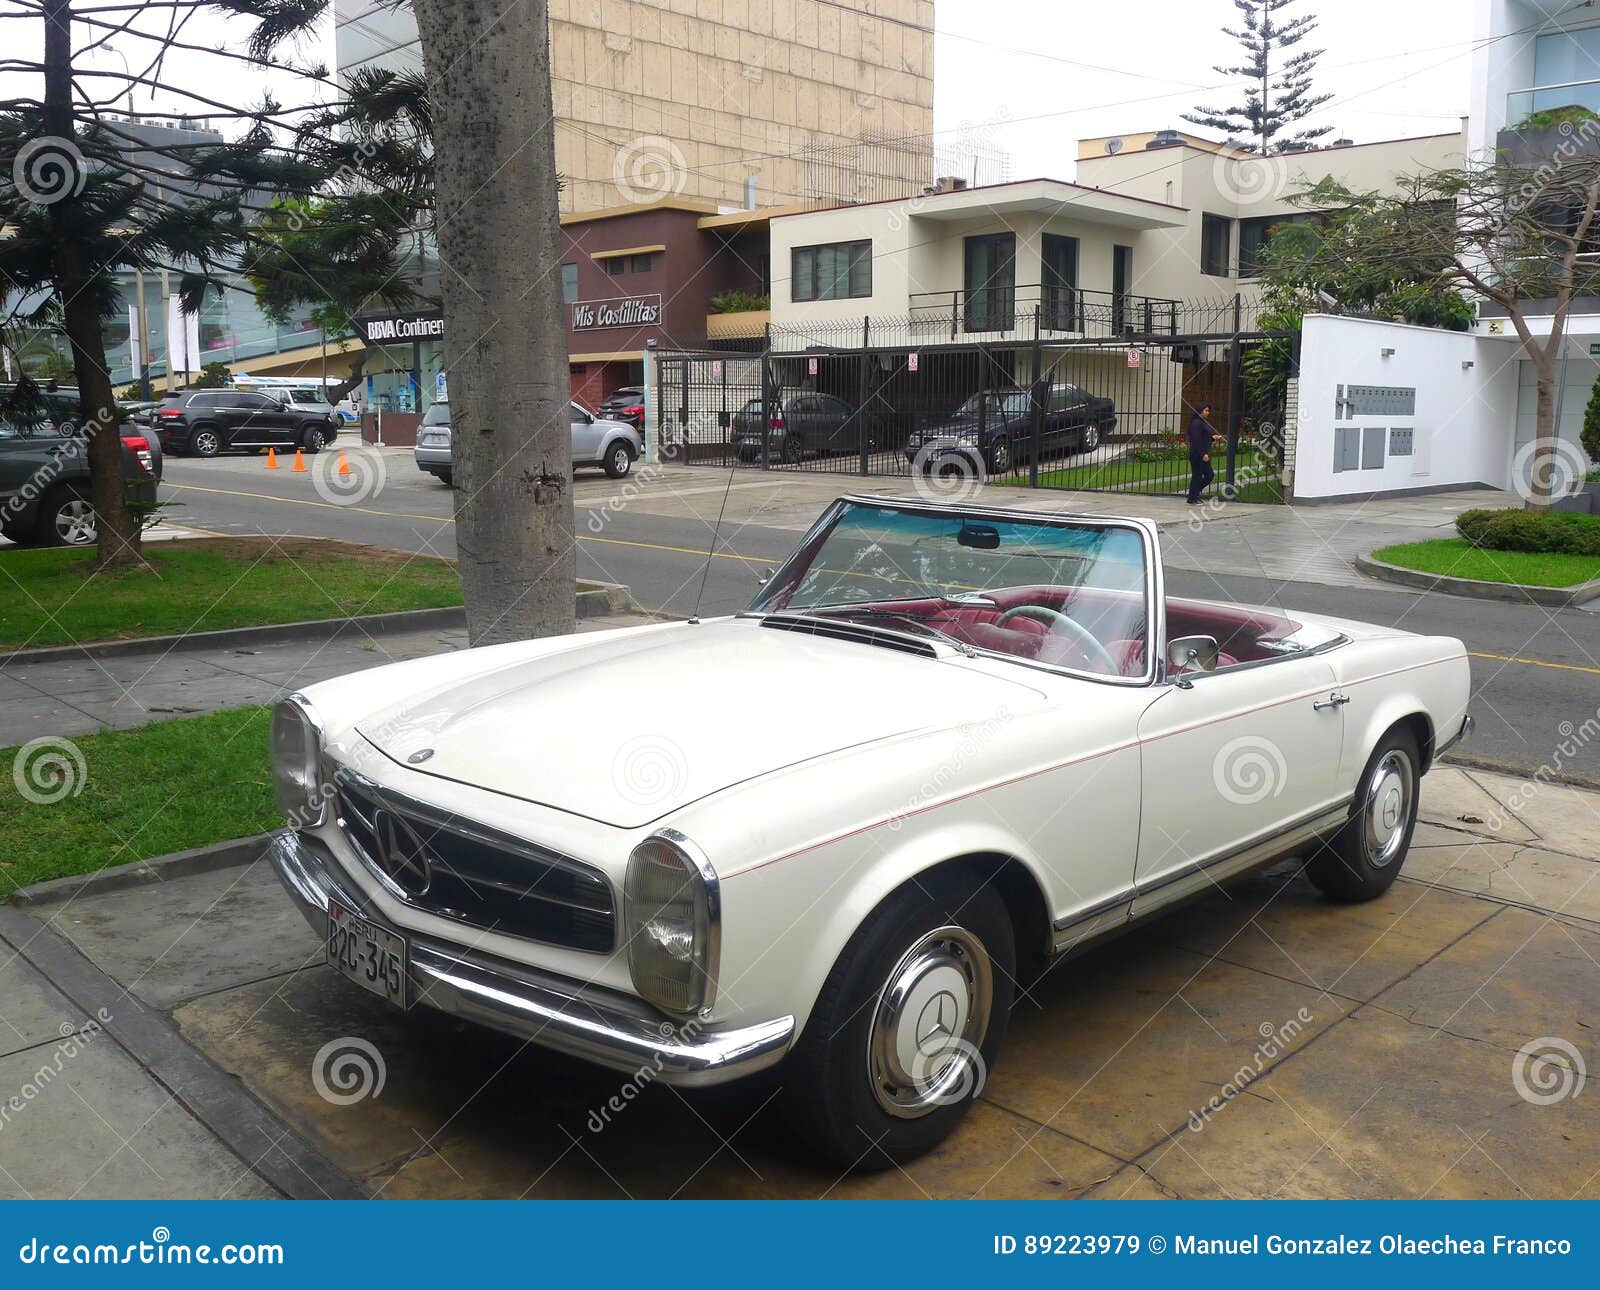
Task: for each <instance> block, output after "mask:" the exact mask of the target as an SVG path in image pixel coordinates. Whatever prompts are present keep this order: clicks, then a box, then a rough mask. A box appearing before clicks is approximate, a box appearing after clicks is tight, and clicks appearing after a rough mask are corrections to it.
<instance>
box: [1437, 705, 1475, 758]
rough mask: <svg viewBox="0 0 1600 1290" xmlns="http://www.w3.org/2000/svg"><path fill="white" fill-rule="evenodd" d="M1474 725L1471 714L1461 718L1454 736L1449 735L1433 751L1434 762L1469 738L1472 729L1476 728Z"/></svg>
mask: <svg viewBox="0 0 1600 1290" xmlns="http://www.w3.org/2000/svg"><path fill="white" fill-rule="evenodd" d="M1476 725H1477V722H1475V721H1474V720H1473V719H1472V714H1471V713H1470V712H1469V713H1468V714H1467V715H1466V716H1464V717H1462V718H1461V729H1459V730H1457V731H1456V732H1455V734H1453V735H1451V736H1450V738H1448V739H1446V740H1445V741H1444V742H1443V743H1442V744H1440V745H1439V746H1438V747H1437V748H1436V749H1434V752H1433V757H1434V760H1435V761H1437V760H1438V759H1439V758H1440V757H1443V756H1444V755H1445V753H1447V752H1449V751H1450V750H1451V749H1452V748H1454V747H1455V746H1456V745H1457V744H1459V743H1461V742H1462V741H1463V740H1465V739H1467V738H1469V737H1470V736H1471V734H1472V730H1473V727H1474V726H1476Z"/></svg>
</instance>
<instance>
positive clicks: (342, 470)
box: [339, 452, 350, 475]
mask: <svg viewBox="0 0 1600 1290" xmlns="http://www.w3.org/2000/svg"><path fill="white" fill-rule="evenodd" d="M349 473H350V463H349V462H348V461H346V460H345V459H344V453H342V452H341V453H340V454H339V474H341V475H348V474H349Z"/></svg>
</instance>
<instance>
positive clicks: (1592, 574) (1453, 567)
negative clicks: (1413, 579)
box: [1372, 538, 1600, 587]
mask: <svg viewBox="0 0 1600 1290" xmlns="http://www.w3.org/2000/svg"><path fill="white" fill-rule="evenodd" d="M1372 556H1373V559H1375V560H1382V561H1383V562H1384V563H1385V564H1397V565H1399V566H1400V567H1401V568H1402V569H1416V570H1418V571H1419V572H1421V573H1439V574H1445V575H1448V576H1449V577H1452V578H1473V579H1476V580H1477V581H1479V582H1517V583H1521V584H1523V585H1524V586H1528V587H1572V586H1576V585H1577V584H1578V583H1580V582H1588V581H1590V580H1591V579H1594V578H1600V556H1593V555H1544V554H1538V555H1536V554H1532V553H1530V552H1527V551H1485V550H1483V549H1482V548H1481V547H1475V546H1473V545H1472V544H1471V543H1470V542H1468V541H1467V540H1466V539H1465V538H1439V539H1437V540H1435V541H1432V542H1409V543H1406V544H1405V545H1403V546H1387V547H1384V548H1383V549H1382V550H1381V551H1374V552H1373V553H1372Z"/></svg>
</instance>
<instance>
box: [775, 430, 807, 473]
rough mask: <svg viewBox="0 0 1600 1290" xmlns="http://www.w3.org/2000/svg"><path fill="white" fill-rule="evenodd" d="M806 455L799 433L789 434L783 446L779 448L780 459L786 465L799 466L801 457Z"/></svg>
mask: <svg viewBox="0 0 1600 1290" xmlns="http://www.w3.org/2000/svg"><path fill="white" fill-rule="evenodd" d="M803 456H805V446H804V445H803V444H802V443H801V442H800V436H799V435H797V434H792V435H789V436H788V437H787V438H785V439H784V441H783V447H781V448H779V449H778V460H779V461H781V462H782V463H783V464H784V465H785V466H798V465H799V464H800V458H802V457H803Z"/></svg>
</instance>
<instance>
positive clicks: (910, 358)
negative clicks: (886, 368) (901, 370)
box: [906, 350, 917, 372]
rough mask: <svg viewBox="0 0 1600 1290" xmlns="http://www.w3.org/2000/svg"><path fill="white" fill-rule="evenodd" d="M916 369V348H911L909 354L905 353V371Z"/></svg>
mask: <svg viewBox="0 0 1600 1290" xmlns="http://www.w3.org/2000/svg"><path fill="white" fill-rule="evenodd" d="M916 370H917V351H916V350H912V351H911V352H910V353H909V354H907V355H906V371H908V372H914V371H916Z"/></svg>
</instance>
